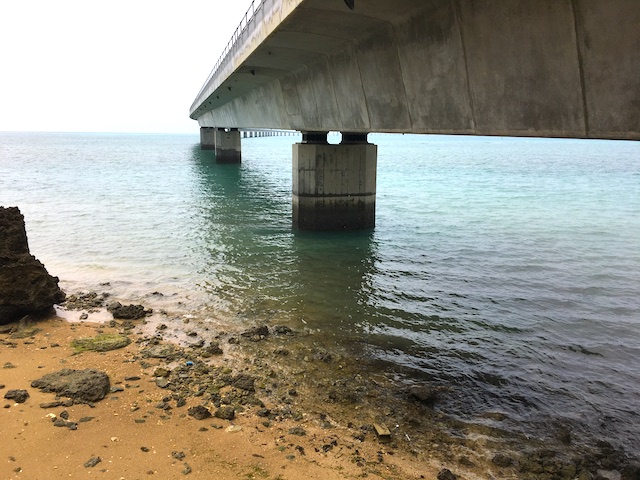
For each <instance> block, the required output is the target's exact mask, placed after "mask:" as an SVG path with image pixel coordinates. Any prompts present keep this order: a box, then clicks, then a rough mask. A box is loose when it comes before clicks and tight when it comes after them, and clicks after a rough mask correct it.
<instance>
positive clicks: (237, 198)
mask: <svg viewBox="0 0 640 480" xmlns="http://www.w3.org/2000/svg"><path fill="white" fill-rule="evenodd" d="M192 158H193V160H194V162H195V164H196V165H197V168H198V172H199V181H200V185H201V189H200V191H199V193H200V194H201V195H202V199H201V200H202V207H201V208H202V216H201V218H202V225H201V229H200V230H199V232H200V234H201V235H202V238H201V239H200V240H201V243H200V248H202V249H203V252H204V253H205V254H206V264H205V265H204V267H203V269H202V272H201V273H202V276H203V278H204V279H206V283H205V285H204V287H205V289H206V290H208V291H209V292H211V293H212V294H213V296H215V297H217V299H218V300H219V301H220V303H218V304H217V305H216V308H218V309H220V308H221V307H224V308H225V310H226V313H227V314H228V315H230V316H231V317H233V316H239V317H241V318H245V319H249V320H251V321H260V320H266V319H268V318H273V317H276V318H279V319H285V320H287V319H288V320H289V321H293V322H302V323H304V324H306V325H308V326H309V327H310V328H316V329H321V330H328V331H330V330H334V329H338V328H342V329H343V330H344V331H345V332H353V333H354V334H355V333H356V332H357V331H358V330H360V329H361V321H362V320H361V318H362V317H366V316H367V315H368V314H367V312H366V309H367V308H368V302H367V300H366V292H367V291H368V287H367V282H368V281H370V279H371V277H372V269H373V268H374V265H375V263H376V255H375V247H374V242H373V232H372V231H361V232H347V233H321V232H300V231H293V230H292V229H291V220H290V217H291V214H290V210H291V206H290V193H289V192H288V191H287V193H286V195H282V192H281V191H280V192H279V193H280V195H278V194H277V193H278V191H279V189H280V186H279V185H277V184H273V182H269V179H268V178H265V177H262V176H260V173H259V172H255V171H252V170H251V168H250V166H249V167H247V166H246V165H245V164H242V165H221V164H216V163H215V160H214V157H213V156H212V155H211V154H210V153H209V152H202V151H200V150H199V149H198V148H194V151H193V156H192ZM274 192H276V194H274Z"/></svg>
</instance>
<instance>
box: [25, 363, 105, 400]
mask: <svg viewBox="0 0 640 480" xmlns="http://www.w3.org/2000/svg"><path fill="white" fill-rule="evenodd" d="M31 386H32V387H34V388H39V389H40V390H42V391H43V392H48V393H49V392H53V393H57V394H58V395H60V396H62V397H70V398H72V399H73V400H74V402H77V403H90V402H96V401H98V400H102V399H103V398H104V397H105V396H106V395H107V393H109V389H110V388H111V385H110V382H109V377H108V376H107V374H106V373H103V372H99V371H97V370H71V369H69V368H65V369H63V370H60V371H58V372H54V373H49V374H47V375H45V376H44V377H42V378H39V379H38V380H34V381H33V382H31Z"/></svg>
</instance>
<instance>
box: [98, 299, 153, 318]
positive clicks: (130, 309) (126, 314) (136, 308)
mask: <svg viewBox="0 0 640 480" xmlns="http://www.w3.org/2000/svg"><path fill="white" fill-rule="evenodd" d="M107 310H109V312H111V315H113V318H117V319H119V320H138V319H140V318H144V317H146V316H147V315H148V314H149V313H151V311H150V310H145V308H144V307H143V306H142V305H121V304H120V302H113V303H110V304H109V305H108V306H107Z"/></svg>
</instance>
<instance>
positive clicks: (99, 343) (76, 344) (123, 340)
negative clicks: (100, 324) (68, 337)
mask: <svg viewBox="0 0 640 480" xmlns="http://www.w3.org/2000/svg"><path fill="white" fill-rule="evenodd" d="M130 343H131V339H129V337H127V336H125V335H118V334H111V333H103V334H100V335H97V336H95V337H91V338H76V339H74V340H72V341H71V346H72V347H73V349H74V350H75V351H76V353H79V352H86V351H92V352H108V351H110V350H117V349H118V348H124V347H126V346H127V345H129V344H130Z"/></svg>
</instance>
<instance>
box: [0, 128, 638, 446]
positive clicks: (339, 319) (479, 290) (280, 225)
mask: <svg viewBox="0 0 640 480" xmlns="http://www.w3.org/2000/svg"><path fill="white" fill-rule="evenodd" d="M298 138H299V137H269V138H253V139H245V140H243V162H242V164H241V165H239V166H238V165H216V164H215V162H214V161H213V157H212V154H211V152H202V151H200V149H199V146H198V138H197V136H195V135H194V136H171V135H116V134H26V133H24V134H20V133H0V205H4V206H12V205H18V206H19V207H20V208H21V210H22V212H23V214H24V215H25V217H26V222H27V232H28V236H29V242H30V247H31V251H32V253H33V254H34V255H36V256H37V257H38V258H39V259H40V260H42V261H43V262H44V263H45V265H46V266H47V268H48V270H49V271H50V272H51V273H53V274H54V275H57V276H59V277H60V278H61V285H62V286H63V288H64V289H65V290H66V291H69V292H75V291H79V290H88V289H94V290H100V289H101V288H104V287H101V285H100V284H101V283H104V282H110V285H109V291H111V292H113V293H114V295H115V296H117V297H119V298H123V299H128V300H130V301H136V302H141V303H147V304H149V303H153V304H154V306H156V307H158V306H159V307H161V308H167V309H171V310H173V311H176V312H178V313H179V314H186V313H191V314H197V315H199V316H203V317H215V318H219V319H223V320H224V321H231V322H239V323H248V324H253V323H254V322H261V321H268V320H272V319H278V321H287V322H289V323H290V324H291V325H292V326H300V327H302V326H303V325H304V326H306V327H307V328H311V329H319V330H321V331H322V332H323V333H324V334H325V335H333V336H335V342H336V343H339V344H344V345H349V344H351V343H352V342H354V341H355V342H357V343H358V345H359V346H361V347H362V346H363V347H364V348H365V349H366V351H367V352H368V355H369V356H370V357H371V359H372V361H374V363H375V364H376V365H378V367H379V368H380V369H385V370H388V371H392V372H395V373H396V374H397V375H398V379H399V381H400V380H401V381H403V382H429V383H431V384H435V385H450V386H452V387H453V388H454V392H455V394H454V395H451V396H450V398H449V399H448V400H447V402H445V404H444V405H442V407H441V408H442V409H443V410H445V411H447V412H448V413H450V414H453V415H457V416H459V417H460V418H463V419H477V418H478V417H480V416H482V415H483V413H485V412H487V411H494V412H495V411H498V412H503V413H505V414H506V415H507V416H508V418H509V419H510V422H511V423H510V425H511V427H510V428H513V429H515V430H520V431H523V432H525V433H528V434H531V435H543V433H541V431H542V430H543V429H544V425H545V424H546V423H547V422H549V421H555V420H561V421H564V422H569V423H570V424H571V425H573V426H574V428H576V429H579V430H580V431H582V432H586V433H585V434H588V435H591V436H593V437H594V438H604V439H608V440H610V441H613V442H614V443H618V444H622V445H623V446H625V447H626V448H627V449H629V450H631V451H633V450H636V451H638V450H640V418H639V414H638V413H637V406H638V405H640V301H639V298H640V295H639V294H640V144H638V143H634V142H613V141H579V140H550V139H503V138H483V137H479V138H469V137H447V136H410V135H406V136H399V135H371V136H370V141H372V142H374V143H376V144H378V145H379V156H378V195H377V226H376V228H375V230H373V231H364V232H350V233H310V232H295V231H292V229H291V220H290V215H291V144H292V143H293V142H294V141H297V140H298ZM333 141H337V139H334V140H333ZM154 292H160V293H162V294H164V296H163V297H158V296H157V295H155V296H150V295H151V294H152V293H154ZM541 429H542V430H541Z"/></svg>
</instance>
